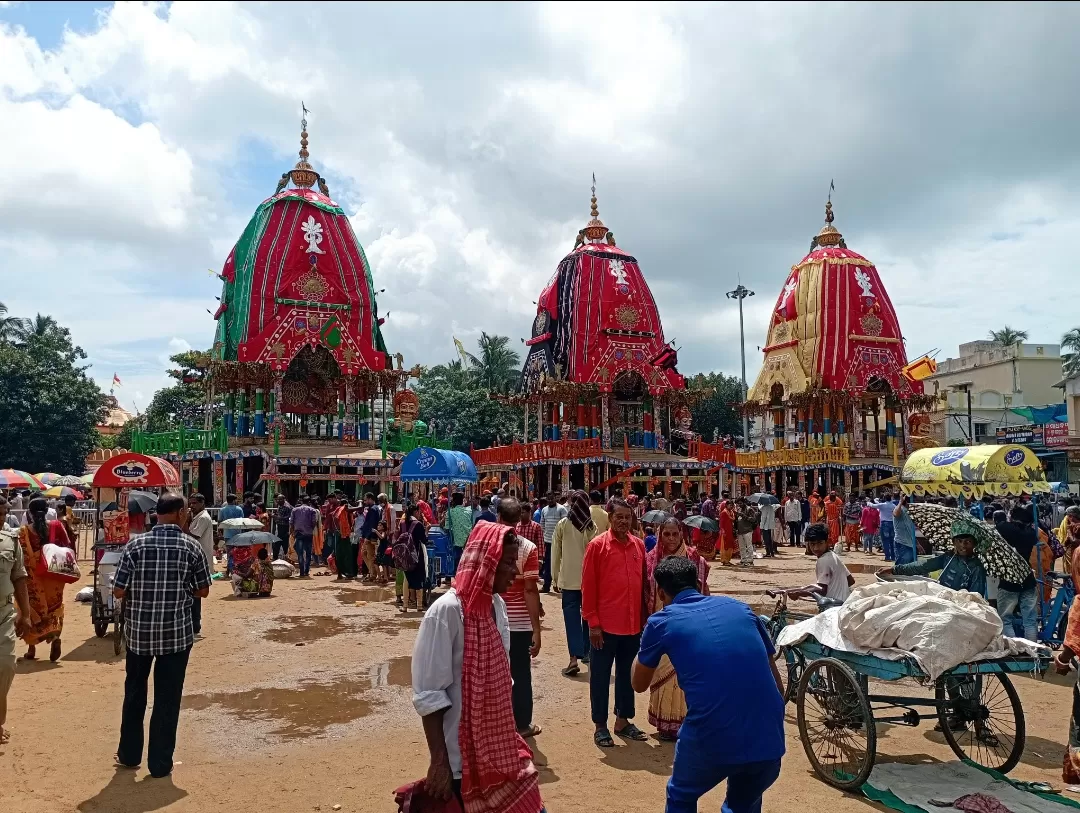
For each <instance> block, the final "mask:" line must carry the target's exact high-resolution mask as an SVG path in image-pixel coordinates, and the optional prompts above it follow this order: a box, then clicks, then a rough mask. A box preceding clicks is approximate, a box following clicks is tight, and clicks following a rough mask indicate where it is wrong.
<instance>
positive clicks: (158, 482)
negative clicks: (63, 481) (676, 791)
mask: <svg viewBox="0 0 1080 813" xmlns="http://www.w3.org/2000/svg"><path fill="white" fill-rule="evenodd" d="M91 485H93V486H94V488H132V487H137V488H179V487H180V474H179V473H178V472H177V471H176V468H175V467H174V466H173V465H172V463H169V462H168V461H167V460H162V459H161V458H160V457H151V456H150V455H145V454H136V453H135V452H124V453H123V454H118V455H116V456H115V457H112V458H110V459H109V460H107V461H106V462H104V463H102V464H101V465H100V466H99V467H98V469H97V471H95V472H94V478H93V480H92V481H91Z"/></svg>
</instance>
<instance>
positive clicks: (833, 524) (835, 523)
mask: <svg viewBox="0 0 1080 813" xmlns="http://www.w3.org/2000/svg"><path fill="white" fill-rule="evenodd" d="M824 508H825V524H826V525H828V527H829V544H830V545H835V544H836V543H837V542H839V541H840V514H841V512H842V511H843V510H844V501H843V500H842V499H840V498H839V497H838V496H836V492H835V491H830V492H829V496H828V497H826V498H825V505H824Z"/></svg>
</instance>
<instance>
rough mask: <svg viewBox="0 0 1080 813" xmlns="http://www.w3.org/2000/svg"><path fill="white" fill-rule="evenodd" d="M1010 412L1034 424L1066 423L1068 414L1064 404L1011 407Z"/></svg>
mask: <svg viewBox="0 0 1080 813" xmlns="http://www.w3.org/2000/svg"><path fill="white" fill-rule="evenodd" d="M1009 411H1010V412H1012V413H1014V414H1016V415H1019V416H1020V417H1021V418H1026V419H1027V420H1029V421H1030V422H1031V423H1034V424H1046V423H1067V422H1068V420H1069V412H1068V409H1067V408H1066V406H1065V404H1063V403H1062V404H1047V405H1046V406H1041V407H1031V406H1025V407H1013V408H1012V409H1010V410H1009Z"/></svg>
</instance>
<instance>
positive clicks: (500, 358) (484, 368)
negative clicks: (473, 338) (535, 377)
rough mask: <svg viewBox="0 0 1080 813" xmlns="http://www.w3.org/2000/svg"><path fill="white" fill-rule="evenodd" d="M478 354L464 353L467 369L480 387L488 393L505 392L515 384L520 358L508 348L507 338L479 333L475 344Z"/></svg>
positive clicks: (508, 340) (508, 341)
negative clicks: (467, 361) (477, 347)
mask: <svg viewBox="0 0 1080 813" xmlns="http://www.w3.org/2000/svg"><path fill="white" fill-rule="evenodd" d="M477 345H478V346H479V349H480V354H479V355H478V356H474V355H473V354H472V353H466V354H465V355H466V357H467V358H468V360H469V368H470V369H471V370H472V372H473V374H474V375H475V376H476V378H477V380H478V381H479V383H480V386H481V387H483V388H484V389H486V390H487V391H488V392H507V391H508V390H509V389H510V388H511V387H513V386H514V384H515V383H516V382H517V378H518V368H519V367H520V366H521V356H519V355H518V354H517V352H516V351H515V350H514V349H513V348H511V347H510V338H509V337H508V336H489V335H488V334H487V333H484V332H481V333H480V339H479V341H478V342H477Z"/></svg>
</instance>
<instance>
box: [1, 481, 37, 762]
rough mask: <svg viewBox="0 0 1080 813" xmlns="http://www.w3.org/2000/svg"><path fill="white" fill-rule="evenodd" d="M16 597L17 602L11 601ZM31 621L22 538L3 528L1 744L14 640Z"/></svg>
mask: <svg viewBox="0 0 1080 813" xmlns="http://www.w3.org/2000/svg"><path fill="white" fill-rule="evenodd" d="M0 503H2V505H0V529H2V528H3V526H4V520H5V519H6V515H7V510H8V506H7V502H6V501H4V500H2V499H0ZM12 599H14V601H12ZM29 620H30V599H29V598H28V597H27V595H26V568H25V567H24V566H23V551H22V545H20V544H19V537H18V536H17V535H16V534H15V533H12V532H11V531H9V530H6V529H3V530H0V743H5V742H7V740H8V733H7V731H5V730H4V725H5V724H6V723H7V696H8V691H9V690H10V689H11V681H12V680H14V678H15V639H16V638H18V637H19V636H20V635H22V633H23V632H24V631H25V628H26V625H27V623H28V622H29Z"/></svg>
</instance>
